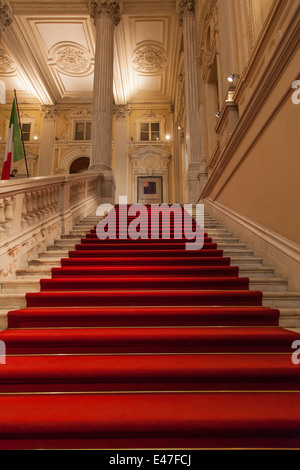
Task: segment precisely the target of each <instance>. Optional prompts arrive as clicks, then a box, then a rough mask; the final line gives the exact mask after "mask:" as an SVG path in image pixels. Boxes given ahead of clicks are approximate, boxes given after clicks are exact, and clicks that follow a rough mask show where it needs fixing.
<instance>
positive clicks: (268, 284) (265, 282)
mask: <svg viewBox="0 0 300 470" xmlns="http://www.w3.org/2000/svg"><path fill="white" fill-rule="evenodd" d="M249 289H250V290H259V291H263V292H281V291H286V290H287V281H286V280H284V279H280V278H270V279H267V278H263V277H262V278H250V279H249ZM39 291H40V280H39V279H12V280H9V281H3V282H2V283H1V293H2V294H8V293H14V292H15V293H22V292H24V293H26V292H39Z"/></svg>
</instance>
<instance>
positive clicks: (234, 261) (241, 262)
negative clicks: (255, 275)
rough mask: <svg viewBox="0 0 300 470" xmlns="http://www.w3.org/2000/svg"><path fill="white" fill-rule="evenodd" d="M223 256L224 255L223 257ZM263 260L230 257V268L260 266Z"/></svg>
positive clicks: (252, 257) (250, 257)
mask: <svg viewBox="0 0 300 470" xmlns="http://www.w3.org/2000/svg"><path fill="white" fill-rule="evenodd" d="M224 256H225V255H224ZM262 263H263V259H262V258H259V257H258V256H232V257H231V263H230V265H231V266H242V267H243V266H245V265H248V266H250V265H251V266H252V267H255V266H262Z"/></svg>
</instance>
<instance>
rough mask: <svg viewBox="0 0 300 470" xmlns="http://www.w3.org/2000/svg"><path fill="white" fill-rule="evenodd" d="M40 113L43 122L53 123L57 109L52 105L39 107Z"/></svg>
mask: <svg viewBox="0 0 300 470" xmlns="http://www.w3.org/2000/svg"><path fill="white" fill-rule="evenodd" d="M40 113H41V115H42V116H43V118H44V119H45V120H47V121H54V120H55V119H56V116H57V113H58V108H57V106H52V105H45V106H40Z"/></svg>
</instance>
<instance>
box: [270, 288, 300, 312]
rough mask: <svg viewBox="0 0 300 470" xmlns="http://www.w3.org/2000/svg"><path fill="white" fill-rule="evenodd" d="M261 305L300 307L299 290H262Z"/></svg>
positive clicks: (280, 307) (279, 307)
mask: <svg viewBox="0 0 300 470" xmlns="http://www.w3.org/2000/svg"><path fill="white" fill-rule="evenodd" d="M263 306H264V307H273V308H278V309H282V308H296V309H298V308H300V292H297V291H287V292H263Z"/></svg>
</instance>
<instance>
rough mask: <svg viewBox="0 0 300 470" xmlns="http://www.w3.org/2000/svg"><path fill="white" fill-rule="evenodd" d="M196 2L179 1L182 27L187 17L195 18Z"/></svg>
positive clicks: (188, 0)
mask: <svg viewBox="0 0 300 470" xmlns="http://www.w3.org/2000/svg"><path fill="white" fill-rule="evenodd" d="M194 10H195V0H177V11H178V19H179V24H180V26H182V23H183V18H184V17H185V16H194Z"/></svg>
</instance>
